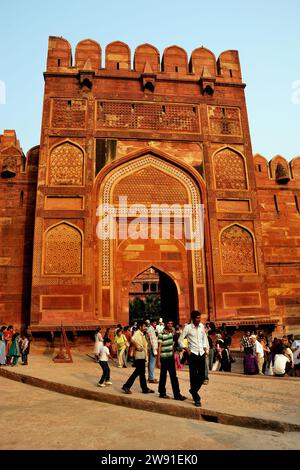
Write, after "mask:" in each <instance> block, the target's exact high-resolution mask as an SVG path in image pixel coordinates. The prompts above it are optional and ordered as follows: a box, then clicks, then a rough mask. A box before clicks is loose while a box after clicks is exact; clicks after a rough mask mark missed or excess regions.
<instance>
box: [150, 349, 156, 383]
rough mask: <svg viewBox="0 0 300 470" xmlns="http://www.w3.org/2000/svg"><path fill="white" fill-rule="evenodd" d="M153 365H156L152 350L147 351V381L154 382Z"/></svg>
mask: <svg viewBox="0 0 300 470" xmlns="http://www.w3.org/2000/svg"><path fill="white" fill-rule="evenodd" d="M155 365H156V356H154V354H153V351H152V348H150V349H149V363H148V379H149V380H154V379H155V377H154V374H155Z"/></svg>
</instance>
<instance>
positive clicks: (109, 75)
mask: <svg viewBox="0 0 300 470" xmlns="http://www.w3.org/2000/svg"><path fill="white" fill-rule="evenodd" d="M103 56H104V59H102V51H101V47H100V45H99V44H98V43H96V42H95V41H92V40H85V41H81V42H80V43H79V44H78V45H77V47H76V51H75V60H74V62H72V51H71V47H70V45H69V43H68V42H67V41H66V40H65V39H63V38H58V37H50V38H49V50H48V59H47V70H46V72H45V93H44V106H43V118H42V132H41V142H40V147H39V150H38V148H35V149H33V150H31V151H30V152H29V153H28V156H27V162H26V164H25V163H24V164H23V167H22V169H21V167H20V169H18V170H17V171H16V173H15V174H12V173H11V174H5V171H6V170H5V158H6V154H13V152H15V154H14V155H13V156H14V157H15V159H16V160H18V158H19V159H22V158H23V160H24V157H23V154H22V151H21V150H20V148H19V146H18V145H17V143H16V138H15V135H14V134H13V136H12V133H11V132H10V131H5V133H4V135H3V136H1V141H0V143H1V147H0V149H1V154H0V155H1V159H2V160H1V163H2V168H4V170H2V178H1V184H0V201H1V211H2V212H1V219H0V227H1V255H0V256H1V258H0V264H1V263H2V264H1V266H0V273H1V280H2V288H1V298H0V318H1V321H2V323H3V322H5V323H7V322H12V323H14V324H16V323H22V322H27V323H28V324H30V325H31V327H32V328H33V329H36V330H38V329H43V328H44V329H47V328H49V329H51V328H52V327H53V326H55V325H60V324H61V322H63V323H64V324H65V325H69V326H70V327H72V328H73V329H76V328H77V329H80V328H87V329H88V328H93V327H94V326H95V325H97V324H99V323H100V324H103V325H104V324H106V325H107V324H115V323H122V324H127V323H128V320H129V318H128V315H129V313H128V311H129V307H128V302H129V295H130V292H131V290H132V288H131V286H132V282H133V281H134V279H136V278H138V277H139V276H140V275H142V273H144V272H147V270H148V269H149V268H154V269H155V270H156V272H159V273H161V274H162V276H164V278H165V279H169V283H166V286H165V289H166V290H168V289H169V292H170V293H171V296H172V297H174V296H176V297H177V300H176V302H177V303H176V302H174V304H173V305H174V308H175V306H176V305H177V307H176V309H177V311H176V312H174V319H176V320H177V321H179V322H180V323H184V322H186V321H188V319H189V313H190V311H191V310H193V309H200V310H202V311H203V312H204V313H205V318H208V319H210V320H211V321H215V322H216V323H217V324H221V323H222V322H225V323H226V324H227V325H231V326H235V327H241V328H243V327H244V326H245V325H254V326H255V325H256V326H258V325H261V327H262V328H265V329H269V330H270V331H271V330H274V328H276V331H278V332H282V331H286V332H288V331H296V330H297V331H299V329H300V319H299V317H300V314H299V310H300V208H299V206H300V158H299V157H298V158H295V159H294V160H292V162H290V163H288V162H287V161H286V160H285V159H284V158H282V157H279V156H277V157H275V158H274V159H273V160H272V161H271V162H270V163H268V162H267V161H266V159H265V158H263V157H262V156H260V155H256V156H255V157H253V154H252V148H251V140H250V133H249V124H248V118H247V108H246V103H245V94H244V88H245V85H244V83H243V81H242V75H241V68H240V63H239V56H238V52H237V51H225V52H223V53H222V54H221V55H220V56H219V58H218V59H216V58H215V56H214V54H213V53H212V52H211V51H209V50H207V49H205V48H203V47H201V48H198V49H196V50H194V51H193V53H192V54H191V57H190V60H189V61H188V57H187V54H186V52H185V51H184V50H183V49H182V48H180V47H177V46H172V47H168V48H166V49H165V51H164V53H163V57H162V60H160V54H159V51H158V50H157V49H156V48H155V47H153V46H152V45H149V44H143V45H141V46H139V47H137V48H136V50H135V52H134V60H133V67H131V51H130V49H129V48H128V46H127V45H126V44H124V43H122V42H119V41H117V42H114V43H111V44H109V45H108V46H107V47H106V49H105V53H104V54H103ZM9 139H11V140H9ZM13 139H15V140H13ZM14 149H15V150H14ZM38 153H39V164H38V168H39V171H38V176H37V173H36V172H35V169H36V166H35V165H36V159H37V156H38ZM24 162H25V160H24ZM24 165H25V166H24ZM21 183H22V185H23V186H22V189H21ZM36 186H37V193H36V194H35V190H36ZM8 188H12V189H11V191H12V193H13V194H12V193H10V192H9V189H8ZM20 190H22V191H24V195H25V196H26V197H25V196H24V195H23V197H25V199H24V200H27V194H28V198H29V199H28V200H30V201H31V202H30V204H29V206H28V210H27V213H26V217H25V216H24V208H23V207H20ZM124 195H125V196H126V197H127V202H128V204H129V205H131V204H137V203H139V204H144V205H145V206H146V207H150V206H151V205H152V204H163V203H167V204H180V205H181V206H182V205H184V204H191V205H192V206H193V207H194V206H196V205H197V204H203V205H204V240H205V242H204V247H203V248H194V249H192V250H186V248H185V244H184V241H185V240H178V239H176V237H175V236H174V229H175V226H176V224H178V223H179V222H178V220H177V219H176V216H173V217H172V218H171V236H170V237H169V238H164V236H163V235H162V234H161V233H160V236H159V237H157V238H156V239H151V238H146V237H143V238H139V239H132V238H130V237H127V238H126V237H125V238H124V237H123V239H122V238H121V237H120V236H119V233H120V231H119V228H120V226H122V224H123V223H124V219H123V218H122V216H120V214H118V215H116V227H117V228H118V231H117V232H118V236H117V237H116V239H114V240H101V239H99V238H98V237H97V234H96V228H97V224H98V222H99V218H100V216H99V212H98V213H97V208H98V207H99V205H101V204H104V203H109V204H113V205H114V206H115V207H116V208H120V207H119V206H120V199H119V197H120V196H124ZM23 204H24V203H23ZM35 204H36V208H35V215H34V213H33V209H34V206H35ZM17 206H18V209H17ZM22 211H23V212H22ZM21 214H23V218H21ZM6 219H7V222H5V220H6ZM8 219H9V220H11V223H9V222H8ZM180 223H181V222H180ZM18 224H20V225H21V226H20V227H19V232H16V231H15V230H16V229H17V227H18ZM33 224H34V226H35V229H34V244H33V255H32V235H30V234H32V232H31V230H32V226H33ZM140 228H141V231H143V230H144V232H147V224H146V222H145V221H143V220H141V225H140ZM160 229H162V227H161V226H160ZM25 233H26V234H28V233H29V235H28V238H26V243H27V245H25V244H24V234H25ZM22 237H23V238H22ZM10 247H11V248H10ZM11 252H14V256H16V259H18V263H19V264H17V265H15V264H14V261H13V260H14V257H13V256H12V255H11ZM20 252H22V253H25V254H26V257H25V258H24V261H23V262H21V259H22V258H21V254H20ZM32 259H33V268H32V293H31V301H30V302H29V298H28V295H27V294H28V292H29V288H30V283H31V276H30V275H29V272H30V269H31V260H32ZM1 260H2V261H1ZM24 279H26V282H25V281H24ZM5 286H8V287H7V289H8V290H7V292H6V287H5ZM12 302H15V303H14V304H12ZM29 303H30V312H29ZM20 312H24V313H23V314H22V315H23V316H22V315H21V313H20ZM25 312H27V317H26V315H25Z"/></svg>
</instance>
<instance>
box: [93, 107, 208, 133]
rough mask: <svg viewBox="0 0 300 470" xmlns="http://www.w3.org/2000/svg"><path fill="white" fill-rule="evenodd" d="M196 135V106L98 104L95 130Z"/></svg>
mask: <svg viewBox="0 0 300 470" xmlns="http://www.w3.org/2000/svg"><path fill="white" fill-rule="evenodd" d="M102 128H109V129H113V128H115V129H124V128H125V129H136V130H143V129H145V130H147V129H153V130H165V131H178V132H199V130H200V126H199V115H198V108H197V106H193V105H186V104H165V105H162V104H160V103H136V102H135V103H131V102H122V101H103V102H102V101H101V102H100V101H98V102H97V129H102Z"/></svg>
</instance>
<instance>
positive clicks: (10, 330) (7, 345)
mask: <svg viewBox="0 0 300 470" xmlns="http://www.w3.org/2000/svg"><path fill="white" fill-rule="evenodd" d="M14 334H15V330H14V327H13V326H12V325H8V327H7V328H6V330H5V331H4V337H5V351H6V364H7V365H8V364H10V360H11V359H10V356H9V353H8V351H9V348H10V346H11V342H12V337H13V335H14Z"/></svg>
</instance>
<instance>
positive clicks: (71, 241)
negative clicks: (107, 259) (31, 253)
mask: <svg viewBox="0 0 300 470" xmlns="http://www.w3.org/2000/svg"><path fill="white" fill-rule="evenodd" d="M82 241H83V233H82V231H81V230H80V229H79V228H78V227H76V226H75V225H73V224H71V223H70V222H67V221H64V220H63V221H60V222H58V223H56V224H54V225H51V226H50V227H48V229H47V230H46V231H45V233H44V240H43V248H44V249H43V263H42V265H43V273H44V274H45V275H69V274H72V275H81V274H82V257H83V251H82V250H83V243H82Z"/></svg>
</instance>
